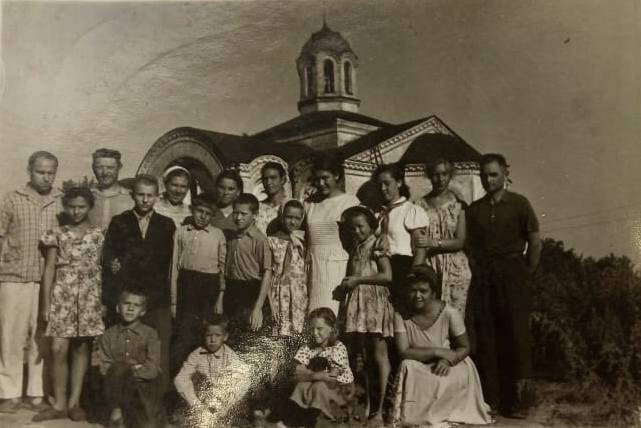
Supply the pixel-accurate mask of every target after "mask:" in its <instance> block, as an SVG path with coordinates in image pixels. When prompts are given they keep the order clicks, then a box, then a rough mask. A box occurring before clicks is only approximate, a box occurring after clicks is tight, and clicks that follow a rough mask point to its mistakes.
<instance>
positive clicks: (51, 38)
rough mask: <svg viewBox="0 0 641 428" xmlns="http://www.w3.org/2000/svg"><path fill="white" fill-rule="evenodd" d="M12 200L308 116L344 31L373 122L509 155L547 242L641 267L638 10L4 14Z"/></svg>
mask: <svg viewBox="0 0 641 428" xmlns="http://www.w3.org/2000/svg"><path fill="white" fill-rule="evenodd" d="M1 12H2V28H1V35H2V39H1V51H0V55H1V58H2V65H3V68H2V71H3V74H2V76H1V77H2V79H1V80H0V84H1V85H2V86H0V90H1V92H0V96H1V98H0V147H1V148H2V150H3V151H2V153H3V156H1V157H0V171H2V173H3V178H2V179H0V191H2V193H4V192H7V191H9V190H10V189H12V188H14V187H16V186H19V185H21V184H23V183H24V182H25V181H26V179H27V176H26V171H25V166H26V159H27V157H28V155H29V154H30V153H31V152H32V151H35V150H39V149H46V150H50V151H52V152H54V153H56V154H57V155H58V156H59V158H60V160H61V164H60V169H59V178H58V180H60V181H62V180H64V179H67V178H74V179H78V178H81V177H83V176H84V175H91V171H90V160H91V153H92V152H93V150H95V149H96V148H98V147H111V148H115V149H118V150H120V151H121V152H122V153H123V159H124V164H125V166H124V170H123V175H124V176H130V175H132V174H133V173H134V172H135V171H136V169H137V167H138V165H139V163H140V161H141V160H142V157H143V156H144V154H145V153H146V151H147V150H148V149H149V147H151V145H152V144H153V143H154V142H155V141H156V139H158V138H159V137H160V136H161V135H163V134H164V133H165V132H167V131H169V130H171V129H173V128H175V127H179V126H193V127H198V128H204V129H210V130H215V131H219V132H228V133H235V134H241V133H249V134H252V133H255V132H258V131H261V130H263V129H265V128H269V127H271V126H273V125H275V124H277V123H280V122H282V121H285V120H287V119H290V118H292V117H294V116H296V115H297V114H298V111H297V109H296V102H297V101H298V88H299V86H298V75H297V73H296V67H295V59H296V57H297V56H298V54H299V53H300V49H301V47H302V46H303V44H304V43H305V41H306V40H307V39H308V37H309V35H310V34H311V33H312V32H314V31H317V30H318V29H319V28H320V27H321V25H322V20H323V15H325V16H326V17H327V22H328V24H329V26H330V27H331V28H332V29H334V30H337V31H339V32H341V33H342V34H343V35H344V36H345V38H347V39H348V40H349V42H350V44H351V46H352V48H353V49H354V51H356V54H357V55H358V58H359V68H358V92H359V96H360V98H361V100H362V103H361V113H363V114H366V115H369V116H373V117H376V118H379V119H381V120H385V121H388V122H392V123H402V122H406V121H410V120H414V119H417V118H420V117H425V116H429V115H431V114H435V115H437V116H438V117H439V118H440V119H442V120H443V121H444V122H445V123H446V124H448V125H449V126H450V127H451V128H452V129H454V131H455V132H456V133H458V134H459V135H460V136H462V137H463V138H464V139H465V140H466V141H468V142H469V143H470V144H471V145H472V146H474V147H475V148H476V149H477V150H479V151H480V152H501V153H504V154H505V155H506V156H507V158H508V161H509V163H510V164H511V177H512V180H513V187H512V189H513V190H515V191H517V192H519V193H522V194H524V195H526V196H528V197H529V198H530V200H531V201H532V204H533V205H534V208H535V210H536V212H537V214H538V215H539V219H540V221H541V229H542V231H543V235H544V236H550V237H554V238H556V239H560V240H563V241H564V242H565V243H566V247H568V248H575V249H576V251H577V252H578V253H581V254H584V255H593V256H601V255H605V254H608V253H614V254H625V255H627V256H629V257H630V258H631V259H632V260H633V261H634V262H636V263H638V264H639V263H641V193H640V192H639V190H638V188H637V185H638V184H637V183H641V168H640V167H639V165H640V164H641V137H640V136H641V120H640V119H641V49H640V48H639V46H640V41H641V3H640V2H639V1H637V0H617V1H603V0H518V1H515V0H430V1H407V0H395V1H391V0H380V1H375V2H372V1H358V0H350V1H343V0H341V1H247V0H245V1H227V2H193V3H192V2H141V3H126V2H52V1H49V2H37V1H29V2H26V1H3V2H2V11H1Z"/></svg>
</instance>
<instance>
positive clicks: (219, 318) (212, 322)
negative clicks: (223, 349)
mask: <svg viewBox="0 0 641 428" xmlns="http://www.w3.org/2000/svg"><path fill="white" fill-rule="evenodd" d="M209 326H219V327H222V328H223V330H225V332H226V333H227V332H229V318H227V316H225V315H223V314H213V313H212V314H209V315H207V316H205V317H204V319H203V336H204V335H205V332H206V331H207V327H209Z"/></svg>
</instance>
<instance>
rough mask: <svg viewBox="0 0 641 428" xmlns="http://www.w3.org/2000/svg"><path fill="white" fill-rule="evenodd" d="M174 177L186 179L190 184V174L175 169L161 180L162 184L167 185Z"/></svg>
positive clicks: (180, 169)
mask: <svg viewBox="0 0 641 428" xmlns="http://www.w3.org/2000/svg"><path fill="white" fill-rule="evenodd" d="M174 177H185V178H186V179H187V182H188V183H191V174H189V172H188V171H187V170H185V169H182V168H176V169H172V170H171V171H169V173H168V174H167V175H165V177H164V178H163V182H164V183H165V184H167V183H169V181H170V180H171V179H172V178H174Z"/></svg>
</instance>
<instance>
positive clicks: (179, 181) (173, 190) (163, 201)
mask: <svg viewBox="0 0 641 428" xmlns="http://www.w3.org/2000/svg"><path fill="white" fill-rule="evenodd" d="M163 182H164V183H165V192H164V193H163V194H162V196H161V197H160V198H158V200H157V201H156V204H155V205H154V210H155V211H156V212H157V213H158V214H162V215H164V216H165V217H169V218H170V219H172V220H173V221H174V224H175V225H176V227H180V225H181V224H182V223H183V221H184V220H185V218H187V217H188V216H190V215H191V211H190V210H189V205H188V204H186V203H185V202H184V201H185V197H187V193H188V192H189V187H190V184H191V174H189V171H187V170H186V169H185V168H183V167H180V166H176V167H174V168H173V169H171V170H169V171H167V172H166V173H165V175H164V177H163Z"/></svg>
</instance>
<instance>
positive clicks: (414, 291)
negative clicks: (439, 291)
mask: <svg viewBox="0 0 641 428" xmlns="http://www.w3.org/2000/svg"><path fill="white" fill-rule="evenodd" d="M434 297H435V296H434V293H433V292H432V289H431V288H430V285H429V284H428V283H427V282H418V283H414V284H412V285H411V286H410V290H409V300H410V303H411V305H412V306H413V307H414V309H416V310H420V309H423V308H424V307H425V305H427V304H428V303H429V302H430V301H431V300H432V299H434Z"/></svg>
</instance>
